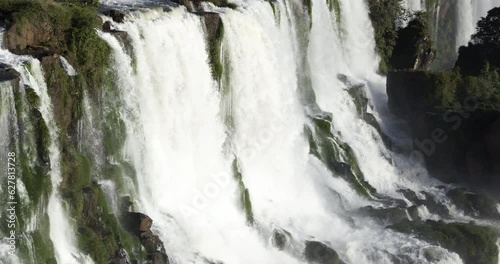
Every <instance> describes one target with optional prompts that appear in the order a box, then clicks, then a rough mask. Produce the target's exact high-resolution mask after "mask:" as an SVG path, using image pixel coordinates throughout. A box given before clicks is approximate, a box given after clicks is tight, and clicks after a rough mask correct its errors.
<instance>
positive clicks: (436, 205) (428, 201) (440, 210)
mask: <svg viewBox="0 0 500 264" xmlns="http://www.w3.org/2000/svg"><path fill="white" fill-rule="evenodd" d="M424 195H425V199H424V200H418V201H417V202H416V205H425V207H426V208H427V210H429V212H430V213H433V214H437V215H439V216H441V217H442V218H450V210H449V209H448V207H446V205H444V204H442V203H441V202H439V201H437V200H436V199H435V198H434V196H432V195H431V194H430V193H426V192H424Z"/></svg>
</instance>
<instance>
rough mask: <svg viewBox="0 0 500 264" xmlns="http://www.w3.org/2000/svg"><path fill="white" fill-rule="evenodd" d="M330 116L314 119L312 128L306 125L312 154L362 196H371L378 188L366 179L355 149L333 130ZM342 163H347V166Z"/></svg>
mask: <svg viewBox="0 0 500 264" xmlns="http://www.w3.org/2000/svg"><path fill="white" fill-rule="evenodd" d="M331 129H332V120H331V117H329V116H324V117H316V118H314V119H312V128H311V127H309V126H306V127H305V133H306V135H307V136H308V138H309V147H310V154H312V155H314V156H316V157H317V158H318V159H319V160H321V161H322V162H323V163H324V164H325V165H326V166H327V167H328V168H329V169H330V170H331V171H335V172H337V174H339V176H341V177H343V178H344V179H345V180H346V181H347V182H349V183H350V184H351V185H352V187H353V188H354V189H355V190H356V191H357V192H358V193H359V194H360V195H362V196H364V197H367V198H370V197H371V194H373V193H376V192H377V190H376V189H375V188H373V187H372V186H371V185H370V184H369V183H368V182H366V181H365V180H364V175H363V172H362V171H361V169H360V168H359V165H358V161H357V159H356V155H355V154H354V151H353V150H352V149H351V147H349V145H347V144H345V143H344V142H342V141H340V140H339V139H338V138H337V137H336V136H334V135H333V134H332V132H331ZM342 163H344V164H347V165H348V166H349V167H348V168H346V167H345V166H344V165H342Z"/></svg>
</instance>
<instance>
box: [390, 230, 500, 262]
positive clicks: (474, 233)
mask: <svg viewBox="0 0 500 264" xmlns="http://www.w3.org/2000/svg"><path fill="white" fill-rule="evenodd" d="M390 228H392V229H394V230H396V231H399V232H403V233H412V234H416V235H417V236H419V237H420V238H422V239H424V240H426V241H428V242H430V243H436V244H438V245H440V246H442V247H444V248H446V249H448V250H450V251H453V252H455V253H457V254H458V255H459V256H460V258H462V260H463V261H464V264H494V263H498V248H497V246H496V241H497V239H498V234H497V233H495V231H494V230H492V229H490V228H487V227H482V226H476V225H474V224H472V223H471V224H464V223H444V222H442V221H439V222H435V221H431V220H427V221H426V222H403V223H399V224H395V225H392V226H390Z"/></svg>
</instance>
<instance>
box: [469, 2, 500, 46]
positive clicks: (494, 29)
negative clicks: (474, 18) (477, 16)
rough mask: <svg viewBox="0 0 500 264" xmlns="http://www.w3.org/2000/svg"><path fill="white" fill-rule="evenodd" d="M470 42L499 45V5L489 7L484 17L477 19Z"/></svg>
mask: <svg viewBox="0 0 500 264" xmlns="http://www.w3.org/2000/svg"><path fill="white" fill-rule="evenodd" d="M472 42H473V43H475V44H493V45H497V46H500V7H496V8H493V9H491V10H490V11H488V15H487V16H486V17H483V18H481V20H479V22H478V23H477V32H476V33H475V34H474V35H472Z"/></svg>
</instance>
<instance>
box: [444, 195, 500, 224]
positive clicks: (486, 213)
mask: <svg viewBox="0 0 500 264" xmlns="http://www.w3.org/2000/svg"><path fill="white" fill-rule="evenodd" d="M446 196H448V197H449V198H450V199H451V200H452V202H453V203H454V204H455V205H456V206H457V207H458V208H459V209H461V210H462V211H464V213H465V214H467V215H470V216H476V217H486V218H496V219H500V212H499V211H498V209H497V205H498V201H497V200H495V198H493V197H492V196H491V195H489V194H486V193H473V192H469V191H467V190H466V189H460V188H457V189H453V190H451V191H448V192H447V193H446Z"/></svg>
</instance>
